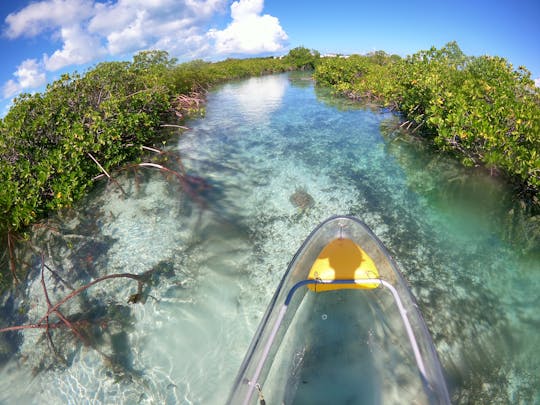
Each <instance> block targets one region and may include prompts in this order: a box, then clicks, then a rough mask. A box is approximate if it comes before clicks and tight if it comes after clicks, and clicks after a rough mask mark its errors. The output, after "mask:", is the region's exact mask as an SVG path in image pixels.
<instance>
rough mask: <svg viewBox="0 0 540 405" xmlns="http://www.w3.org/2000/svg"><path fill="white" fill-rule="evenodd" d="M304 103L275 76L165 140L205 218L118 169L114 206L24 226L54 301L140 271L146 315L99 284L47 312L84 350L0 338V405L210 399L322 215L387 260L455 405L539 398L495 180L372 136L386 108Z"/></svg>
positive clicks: (220, 94)
mask: <svg viewBox="0 0 540 405" xmlns="http://www.w3.org/2000/svg"><path fill="white" fill-rule="evenodd" d="M307 83H309V82H307ZM298 84H300V85H298ZM319 95H320V96H321V97H324V98H323V100H322V101H319V100H318V99H317V96H316V94H315V92H314V90H313V87H312V86H306V80H303V79H301V78H299V77H297V76H294V77H292V78H291V79H289V76H287V75H278V76H270V77H263V78H254V79H249V80H247V81H242V82H238V83H232V84H227V85H225V86H223V87H222V88H220V89H218V90H217V91H216V92H213V93H211V94H210V95H209V102H208V105H207V114H206V117H205V118H204V119H202V120H199V121H194V122H191V123H190V127H192V130H191V131H189V132H187V133H185V134H183V135H182V136H180V137H179V138H178V139H177V140H174V141H173V142H172V146H171V147H170V151H173V152H178V153H179V154H180V155H181V156H182V158H183V162H184V164H185V165H186V167H187V169H188V170H189V171H190V172H192V173H196V174H197V175H200V176H203V177H204V178H205V179H206V180H207V181H208V183H209V184H211V188H210V189H208V190H206V191H204V194H203V195H202V197H203V198H204V200H205V208H203V207H202V206H201V205H200V204H199V203H198V202H196V201H195V202H194V201H192V200H190V199H189V198H188V197H187V196H186V194H185V193H183V192H182V189H181V187H179V185H178V184H176V183H175V182H174V180H173V179H170V178H167V177H165V176H163V175H162V174H161V173H159V172H157V171H150V170H149V171H144V172H139V173H138V174H137V175H135V174H133V173H127V172H124V173H123V174H121V175H118V181H119V182H121V184H122V187H123V188H124V190H125V191H126V193H127V197H125V196H123V195H122V193H121V192H120V191H119V190H118V189H117V188H116V187H115V186H114V185H113V184H110V185H107V186H105V185H102V186H101V187H99V188H98V189H96V190H95V191H94V192H93V193H92V195H91V196H89V197H88V198H87V199H86V200H85V201H84V202H83V203H82V204H81V206H80V207H79V208H78V209H77V210H76V211H74V212H68V213H64V214H63V215H62V216H61V217H57V218H52V219H51V220H50V223H49V226H48V227H47V228H42V229H40V230H37V231H36V233H35V235H33V240H34V244H35V245H37V246H40V247H41V249H42V250H43V251H44V253H45V261H46V264H47V266H48V267H50V268H51V269H53V270H54V271H55V273H54V274H52V273H49V272H46V275H47V276H46V278H45V282H46V285H47V286H48V289H49V294H50V296H51V301H53V302H55V301H57V300H58V299H60V298H61V297H64V296H65V295H66V294H68V293H69V292H70V287H69V286H78V285H80V281H78V280H81V279H82V280H86V281H89V280H91V279H94V278H95V277H98V276H101V275H105V274H112V273H124V272H132V273H137V274H141V273H143V272H148V271H151V273H150V274H151V278H150V279H149V282H148V283H147V286H146V289H147V290H146V293H147V295H146V301H145V303H144V304H128V303H127V301H128V298H129V297H130V295H132V294H134V293H135V292H136V291H137V286H136V283H134V282H132V281H129V280H114V281H110V282H105V283H102V284H98V285H96V286H94V287H92V288H91V289H89V290H88V291H87V292H86V293H85V294H82V295H81V296H80V297H78V298H77V299H74V300H71V301H70V302H69V303H67V304H66V305H65V306H63V307H62V309H63V311H64V314H65V315H66V316H70V317H71V318H70V319H74V320H80V323H78V324H77V325H81V328H82V329H81V330H83V331H84V332H85V333H86V334H87V335H88V336H90V337H91V346H87V347H82V346H81V345H80V342H78V340H77V339H76V338H74V337H73V335H72V334H71V333H70V332H69V331H65V330H62V329H61V328H59V329H55V330H52V331H51V335H52V341H53V342H54V345H55V347H56V351H57V354H56V355H55V354H54V350H53V349H51V347H50V343H48V341H47V339H46V338H45V337H44V334H43V331H42V330H27V331H25V332H24V333H21V334H11V335H4V336H2V340H0V362H1V363H0V367H1V369H0V403H65V402H81V403H96V404H99V403H142V404H145V403H148V404H150V403H170V404H174V403H181V404H194V403H197V404H199V403H204V404H212V403H217V404H219V403H223V402H224V401H225V399H226V397H227V394H228V391H229V389H230V386H231V384H232V381H233V379H234V376H235V373H236V371H237V369H238V367H239V365H240V362H241V361H242V358H243V356H244V354H245V351H246V350H247V346H248V345H249V341H250V339H251V336H252V335H253V333H254V331H255V328H256V326H257V324H258V322H259V319H260V316H261V315H262V312H263V311H264V309H265V307H266V305H267V303H268V301H269V299H270V297H271V295H272V293H273V291H274V289H275V288H276V286H277V283H278V282H279V280H280V278H281V275H282V274H283V272H284V271H285V269H286V267H287V264H288V262H289V260H290V259H291V258H292V255H293V254H294V252H295V251H296V249H297V248H298V247H299V246H300V244H301V242H302V241H303V240H304V238H305V237H306V236H307V235H308V234H309V232H310V231H311V230H312V229H313V228H314V227H315V226H316V225H317V224H318V223H319V222H321V221H322V220H324V219H325V218H327V217H328V216H330V215H333V214H353V215H356V216H358V217H360V218H361V219H363V220H364V221H365V222H366V223H367V224H368V225H369V226H370V227H371V228H372V229H373V230H374V232H375V233H376V234H377V235H378V236H379V237H380V238H381V239H382V240H383V241H384V243H385V244H386V245H387V246H388V247H389V249H390V250H391V251H392V252H393V253H394V256H395V258H396V260H397V261H398V262H399V264H400V265H401V267H402V269H403V272H404V273H405V275H406V277H407V279H408V281H409V282H410V284H411V286H412V288H413V291H414V293H415V295H416V296H417V298H418V301H419V304H420V306H421V309H422V311H423V313H424V315H425V318H426V322H427V324H428V326H429V328H430V330H431V332H432V334H433V336H434V340H435V343H436V346H437V349H438V351H439V354H440V357H441V360H442V362H443V366H444V368H445V372H446V375H447V378H448V381H449V386H450V387H449V388H450V391H451V395H452V399H453V402H455V403H473V402H475V403H519V402H521V403H535V401H536V402H538V401H539V399H538V397H539V395H540V387H539V383H538V370H539V366H540V355H539V354H538V350H537V347H538V345H539V344H540V341H539V334H538V326H539V325H540V317H539V315H538V310H537V309H538V307H539V304H540V301H539V300H540V297H539V294H538V291H539V287H540V285H539V284H540V264H539V261H538V260H536V259H534V257H533V258H531V256H530V255H529V256H527V255H524V254H522V253H521V250H520V249H519V246H517V247H516V246H514V245H512V244H511V243H509V242H508V240H505V239H504V238H502V236H501V235H503V234H504V232H502V231H503V230H504V226H505V213H506V212H508V209H509V205H508V204H509V203H508V194H507V192H506V191H505V189H504V186H502V185H501V184H499V183H498V182H497V181H493V179H490V178H489V177H485V176H484V175H483V174H481V173H478V172H471V171H468V170H464V169H461V168H460V167H459V166H457V165H455V164H453V163H452V162H451V161H450V160H448V159H445V158H443V157H440V156H435V155H433V154H432V153H431V152H430V151H429V149H427V148H425V147H424V146H423V145H422V144H417V143H415V141H414V140H411V139H408V138H407V137H404V136H401V135H396V134H395V133H393V132H391V133H389V132H388V131H383V132H381V123H387V122H388V120H391V119H392V116H391V115H390V114H386V113H378V112H373V111H369V110H362V109H359V108H358V106H354V108H351V105H350V103H349V102H345V101H339V100H337V99H332V98H329V97H328V95H325V94H324V93H322V92H319ZM299 191H301V194H302V195H303V196H304V198H305V199H306V200H309V201H310V204H309V205H307V206H306V207H302V206H301V204H297V203H296V200H295V197H294V195H295V193H297V195H298V193H299ZM479 201H480V202H481V203H479ZM25 259H26V262H27V263H29V264H30V265H31V266H32V267H33V271H32V272H31V274H30V276H29V279H28V281H27V283H26V285H25V286H23V287H21V288H20V290H19V291H16V292H14V293H12V294H11V295H7V296H5V297H3V298H2V302H1V303H2V305H3V308H4V311H3V312H1V313H0V321H1V322H2V325H4V324H14V323H23V322H29V321H35V320H37V319H39V318H40V317H41V316H42V315H43V313H44V311H46V308H47V304H46V301H45V300H44V298H43V293H42V291H43V290H42V286H41V284H40V279H39V277H38V275H39V270H40V268H41V264H40V260H39V256H38V255H36V253H32V252H28V253H27V254H26V257H25ZM59 277H61V278H62V280H63V281H61V280H60V279H59ZM7 309H9V310H7ZM26 313H28V319H22V316H23V315H22V314H26ZM84 320H91V321H92V322H91V323H90V324H89V325H88V324H86V326H84V325H85V324H84V322H83V321H84ZM55 321H56V320H55ZM13 347H15V348H17V349H16V351H15V352H13ZM61 359H62V360H61Z"/></svg>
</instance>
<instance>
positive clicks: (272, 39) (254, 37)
mask: <svg viewBox="0 0 540 405" xmlns="http://www.w3.org/2000/svg"><path fill="white" fill-rule="evenodd" d="M263 5H264V3H263V0H239V1H235V2H234V3H233V4H232V5H231V17H232V22H231V23H230V24H229V25H228V26H227V27H226V28H225V29H224V30H211V31H210V32H209V33H208V36H209V37H210V38H212V39H213V40H215V49H216V51H217V52H218V53H221V54H238V53H247V54H257V53H264V52H276V51H278V50H280V49H283V47H284V44H285V42H286V41H287V39H288V37H287V34H286V33H285V31H284V30H283V28H282V27H281V25H280V23H279V20H278V19H277V18H276V17H273V16H271V15H268V14H264V15H261V13H262V10H263Z"/></svg>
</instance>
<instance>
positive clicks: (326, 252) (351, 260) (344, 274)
mask: <svg viewBox="0 0 540 405" xmlns="http://www.w3.org/2000/svg"><path fill="white" fill-rule="evenodd" d="M374 278H379V271H378V270H377V266H375V263H374V262H373V260H372V259H371V257H369V255H368V254H367V253H366V252H365V251H364V250H363V249H362V248H361V247H360V246H358V245H357V244H356V243H354V242H353V241H352V240H350V239H345V238H342V239H334V240H333V241H332V242H330V243H329V244H328V245H326V246H325V247H324V249H323V250H322V251H321V253H320V254H319V256H318V257H317V259H316V260H315V262H314V263H313V266H312V267H311V270H310V271H309V275H308V279H310V280H320V281H322V282H323V283H321V284H309V285H308V288H309V289H311V290H313V291H316V292H321V291H330V290H341V289H350V288H359V289H372V288H377V287H378V286H379V285H380V284H379V283H363V282H362V281H361V280H365V279H374ZM334 280H356V283H351V284H325V283H324V282H332V281H334Z"/></svg>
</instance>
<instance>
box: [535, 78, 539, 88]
mask: <svg viewBox="0 0 540 405" xmlns="http://www.w3.org/2000/svg"><path fill="white" fill-rule="evenodd" d="M534 85H535V86H536V87H540V77H537V78H536V79H534Z"/></svg>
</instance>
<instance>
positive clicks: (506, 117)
mask: <svg viewBox="0 0 540 405" xmlns="http://www.w3.org/2000/svg"><path fill="white" fill-rule="evenodd" d="M315 78H316V80H317V82H318V83H320V84H324V85H330V86H332V87H334V89H335V90H336V91H337V92H339V93H342V94H345V95H347V96H349V97H352V98H359V99H367V100H371V101H375V102H377V103H379V104H380V105H382V106H385V107H389V108H392V109H395V110H397V111H399V112H400V113H401V114H402V116H403V119H404V122H403V126H404V127H406V128H408V129H409V130H411V131H412V132H416V131H418V134H422V135H423V136H428V137H430V138H432V139H433V140H434V142H435V144H436V145H437V146H438V147H439V148H441V149H443V150H447V151H450V152H452V153H455V154H456V155H457V156H458V157H459V158H460V159H461V160H462V161H463V163H464V164H466V165H475V166H476V165H482V166H485V167H487V168H489V169H490V170H492V171H502V172H503V173H505V174H506V175H508V176H509V178H511V179H512V180H514V181H516V183H517V184H518V186H519V190H520V192H521V193H522V194H523V196H525V197H526V200H528V201H529V202H532V204H533V206H536V209H538V207H539V206H540V201H539V197H538V192H539V191H540V89H538V88H536V87H535V86H534V82H533V81H532V80H531V77H530V73H529V72H528V71H527V70H526V69H525V68H524V67H522V66H520V67H519V68H518V69H517V70H514V69H513V67H512V65H511V64H509V63H508V62H507V61H506V60H505V59H503V58H500V57H491V56H480V57H468V56H466V55H464V54H463V52H462V51H461V50H460V48H459V46H458V45H457V44H456V43H455V42H452V43H449V44H447V45H446V46H444V47H443V48H441V49H436V48H431V49H430V50H427V51H420V52H418V53H416V54H414V55H411V56H408V57H406V58H404V59H402V58H400V57H399V56H396V55H392V56H391V55H387V54H385V53H384V52H375V53H372V54H368V55H364V56H360V55H353V56H351V57H349V58H324V59H322V60H321V62H320V63H319V64H318V65H317V68H316V73H315Z"/></svg>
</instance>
